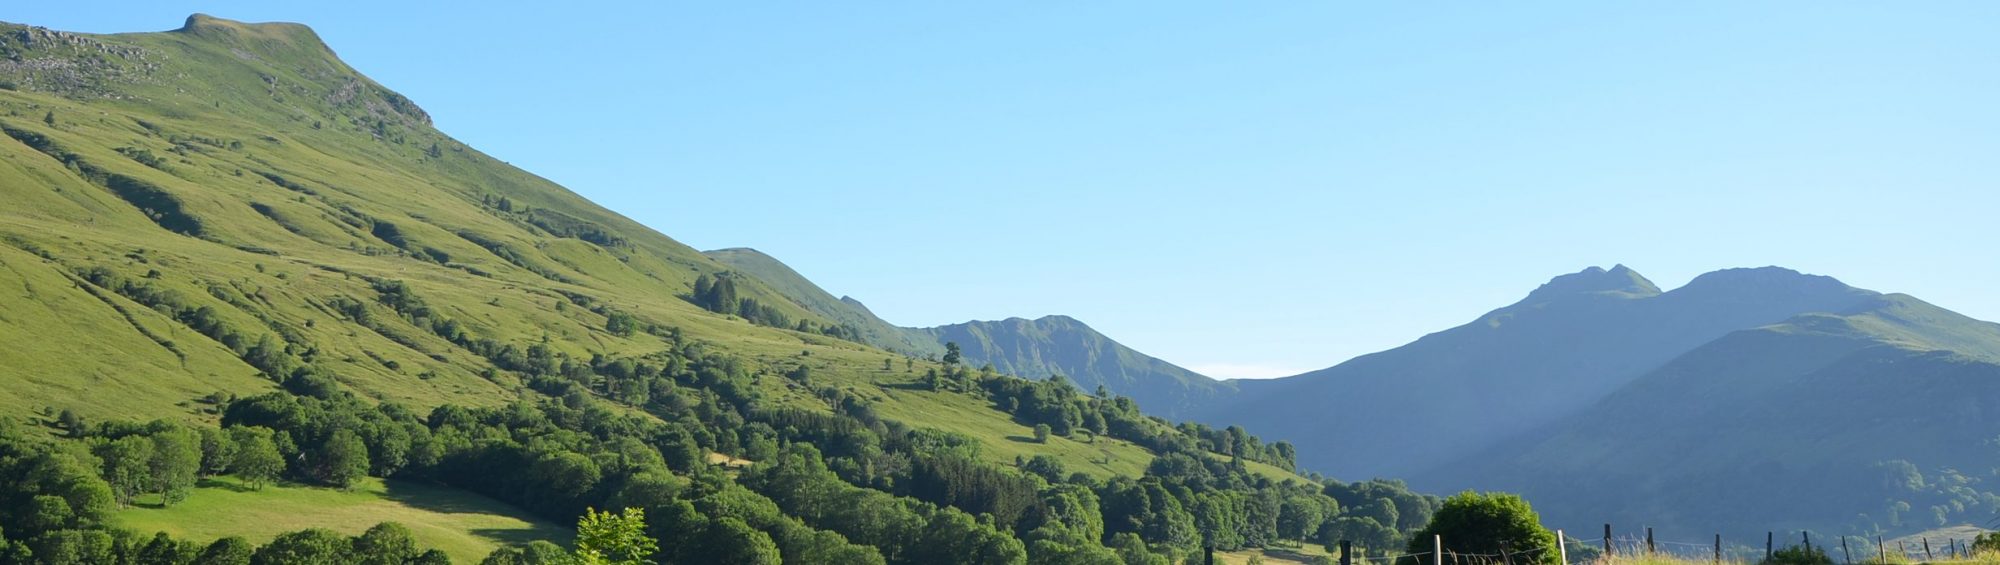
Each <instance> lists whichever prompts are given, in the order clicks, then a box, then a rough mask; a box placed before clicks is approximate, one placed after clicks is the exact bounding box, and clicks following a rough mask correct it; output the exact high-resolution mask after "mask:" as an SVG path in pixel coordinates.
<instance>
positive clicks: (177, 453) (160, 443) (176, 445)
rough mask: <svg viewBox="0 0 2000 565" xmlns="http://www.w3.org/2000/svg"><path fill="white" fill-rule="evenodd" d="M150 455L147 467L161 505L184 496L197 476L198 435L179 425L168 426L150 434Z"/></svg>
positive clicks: (199, 437)
mask: <svg viewBox="0 0 2000 565" xmlns="http://www.w3.org/2000/svg"><path fill="white" fill-rule="evenodd" d="M152 441H153V457H152V460H151V461H149V462H148V465H147V470H148V471H149V473H150V474H151V475H152V476H151V479H150V480H151V481H152V486H153V489H154V490H157V491H159V493H160V503H161V504H162V505H172V504H173V503H176V502H180V501H182V500H185V499H186V498H187V495H188V493H189V492H192V491H193V490H194V483H195V479H196V478H197V477H199V476H200V475H201V436H200V434H197V433H195V432H194V430H190V429H187V428H184V427H181V426H172V427H170V428H167V429H165V430H161V431H158V432H155V433H154V434H153V435H152Z"/></svg>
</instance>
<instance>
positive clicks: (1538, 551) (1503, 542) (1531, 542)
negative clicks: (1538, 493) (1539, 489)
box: [1408, 490, 1561, 565]
mask: <svg viewBox="0 0 2000 565" xmlns="http://www.w3.org/2000/svg"><path fill="white" fill-rule="evenodd" d="M1432 536H1442V537H1443V538H1444V539H1443V541H1444V549H1445V551H1450V552H1454V553H1460V554H1489V555H1511V556H1512V559H1511V561H1513V562H1516V563H1542V564H1547V565H1555V564H1556V563H1557V561H1559V560H1560V559H1561V558H1560V554H1559V553H1558V550H1557V549H1556V534H1555V533H1554V532H1550V531H1549V530H1548V528H1543V527H1542V519H1541V516H1539V515H1537V514H1535V510H1534V508H1531V507H1529V506H1528V501H1527V500H1524V499H1522V498H1521V497H1519V496H1516V495H1512V494H1507V493H1500V492H1489V493H1476V492H1472V491H1469V490H1468V491H1465V492H1461V493H1458V494H1455V495H1452V496H1451V497H1450V498H1446V499H1444V505H1443V506H1442V507H1440V508H1438V510H1437V513H1436V514H1433V515H1431V521H1430V523H1429V524H1426V525H1425V526H1424V528H1423V529H1421V530H1418V531H1417V532H1416V533H1415V534H1412V535H1411V536H1410V544H1409V548H1408V551H1409V552H1410V553H1421V552H1426V551H1431V550H1432V549H1433V548H1432V547H1431V544H1432V541H1431V537H1432Z"/></svg>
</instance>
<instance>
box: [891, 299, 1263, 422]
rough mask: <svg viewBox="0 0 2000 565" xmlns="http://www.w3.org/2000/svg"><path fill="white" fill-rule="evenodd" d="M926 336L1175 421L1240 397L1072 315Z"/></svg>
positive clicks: (974, 358) (1009, 369) (1005, 369)
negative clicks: (1101, 391) (1124, 399)
mask: <svg viewBox="0 0 2000 565" xmlns="http://www.w3.org/2000/svg"><path fill="white" fill-rule="evenodd" d="M921 331H922V332H924V333H926V334H928V335H930V336H932V337H933V338H934V339H935V340H936V341H938V342H954V343H957V344H959V346H960V347H961V348H963V350H964V354H965V357H966V359H968V360H970V362H971V363H972V364H986V363H991V364H992V365H993V366H994V368H996V369H997V370H999V371H1000V372H1002V373H1006V374H1010V375H1021V376H1024V377H1029V378H1046V377H1049V376H1052V375H1062V376H1064V377H1065V378H1068V379H1069V380H1070V381H1071V382H1073V383H1076V385H1077V386H1078V387H1081V388H1083V389H1084V390H1094V389H1096V388H1097V387H1099V386H1102V387H1104V388H1105V389H1106V390H1108V391H1110V392H1112V393H1114V394H1118V395H1121V396H1129V397H1132V399H1133V400H1137V401H1139V404H1140V405H1142V406H1149V407H1152V408H1149V410H1153V411H1154V412H1153V413H1155V414H1158V415H1161V416H1165V417H1170V418H1173V417H1184V416H1185V415H1186V414H1189V413H1190V412H1193V411H1194V410H1195V409H1196V408H1198V407H1200V406H1201V405H1203V404H1205V403H1207V402H1210V401H1213V400H1214V399H1216V398H1220V397H1223V396H1226V395H1228V394H1231V393H1232V392H1234V390H1233V388H1232V387H1231V386H1230V383H1226V382H1220V381H1216V380H1214V379H1211V378H1208V377H1206V376H1203V375H1201V374H1199V373H1195V372H1194V371H1189V370H1187V369H1183V368H1181V367H1179V366H1177V365H1174V364H1172V363H1168V362H1166V361H1161V360H1159V359H1156V358H1153V357H1150V356H1147V355H1146V354H1144V353H1140V352H1138V351H1134V350H1133V349H1132V348H1129V347H1125V346H1124V345H1122V344H1119V343H1118V342H1116V341H1113V340H1112V339H1111V338H1109V337H1105V336H1104V334H1101V333H1097V330H1093V329H1090V326H1088V325H1084V323H1083V322H1080V321H1077V320H1076V319H1075V318H1071V317H1068V316H1043V317H1041V318H1036V319H1033V320H1028V319H1023V318H1008V319H1005V320H1000V321H992V322H988V321H972V322H966V323H963V324H951V325H946V326H938V327H934V328H923V329H922V330H921Z"/></svg>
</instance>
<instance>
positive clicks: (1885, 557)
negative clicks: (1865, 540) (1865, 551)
mask: <svg viewBox="0 0 2000 565" xmlns="http://www.w3.org/2000/svg"><path fill="white" fill-rule="evenodd" d="M1875 560H1876V561H1879V562H1881V563H1882V564H1883V565H1888V563H1889V550H1886V549H1882V536H1875Z"/></svg>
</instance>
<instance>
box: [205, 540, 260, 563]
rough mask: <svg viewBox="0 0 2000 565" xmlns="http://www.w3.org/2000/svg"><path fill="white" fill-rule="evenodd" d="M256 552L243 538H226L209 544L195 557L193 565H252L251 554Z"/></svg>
mask: <svg viewBox="0 0 2000 565" xmlns="http://www.w3.org/2000/svg"><path fill="white" fill-rule="evenodd" d="M255 551H256V549H255V548H253V547H251V546H250V542H249V541H247V540H244V539H243V538H240V537H234V536H232V537H226V538H222V539H219V540H215V543H211V544H208V548H206V549H203V550H201V555H198V556H195V558H194V563H193V565H250V554H252V553H255Z"/></svg>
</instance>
